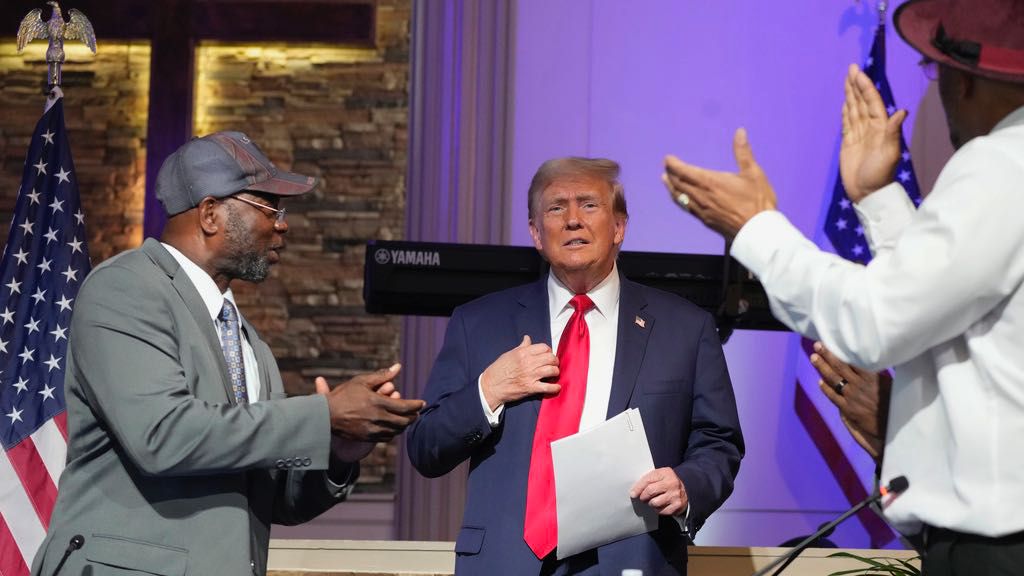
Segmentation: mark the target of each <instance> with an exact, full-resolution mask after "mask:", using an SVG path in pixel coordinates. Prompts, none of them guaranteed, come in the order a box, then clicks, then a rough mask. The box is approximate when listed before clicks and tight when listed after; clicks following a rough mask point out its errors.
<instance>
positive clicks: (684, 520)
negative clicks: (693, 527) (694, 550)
mask: <svg viewBox="0 0 1024 576" xmlns="http://www.w3.org/2000/svg"><path fill="white" fill-rule="evenodd" d="M672 518H673V519H674V520H675V521H676V524H679V530H680V531H681V532H682V533H683V534H686V535H687V536H690V526H689V524H688V522H689V521H690V503H689V502H687V503H686V511H685V512H683V513H682V514H676V515H675V516H672ZM690 539H691V540H692V539H693V538H692V537H691V538H690Z"/></svg>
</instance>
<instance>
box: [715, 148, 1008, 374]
mask: <svg viewBox="0 0 1024 576" xmlns="http://www.w3.org/2000/svg"><path fill="white" fill-rule="evenodd" d="M1020 182H1024V163H1022V162H1021V161H1020V159H1019V158H1017V159H1015V158H1012V157H1009V155H1008V152H1007V150H1005V149H1003V147H1001V146H999V145H998V143H992V142H991V141H990V140H988V139H985V138H980V139H976V140H974V141H972V142H971V143H969V144H968V145H967V146H965V147H964V148H962V149H961V150H960V151H959V152H958V153H957V154H956V155H955V156H954V157H953V159H951V160H950V162H949V164H947V166H946V168H945V169H944V170H943V173H942V174H941V175H940V177H939V181H938V182H937V183H936V185H935V189H934V190H933V192H932V193H931V195H930V196H929V197H928V199H927V201H926V202H924V203H922V205H921V208H920V209H919V210H918V211H917V212H916V214H915V215H914V216H912V217H910V218H906V219H905V221H904V226H905V229H904V230H903V231H902V233H893V232H892V231H891V230H890V229H889V227H888V225H887V224H886V223H884V222H883V220H884V219H880V220H879V221H878V224H879V226H878V227H877V229H874V230H872V235H873V236H875V239H874V240H873V242H874V243H875V244H877V245H878V247H879V248H881V249H880V250H879V253H878V255H877V256H876V257H875V258H874V259H873V260H872V261H871V263H870V264H869V265H868V266H866V267H865V266H861V265H859V264H855V263H852V262H848V261H846V260H843V259H842V258H839V257H838V256H835V255H833V254H828V253H825V252H822V251H821V250H819V249H818V247H817V246H815V245H814V244H813V243H811V242H810V241H808V240H807V239H806V238H804V236H803V235H802V234H801V233H800V232H799V231H798V230H797V229H796V228H795V227H793V225H792V224H790V222H789V221H788V220H786V218H785V217H784V216H783V215H782V214H781V213H779V212H775V211H767V212H762V213H760V214H758V215H757V216H755V217H754V218H752V219H751V220H750V221H749V222H748V223H747V224H746V225H745V226H744V227H743V228H742V229H741V230H740V232H739V234H737V235H736V239H735V241H734V242H733V246H732V254H733V256H735V257H736V259H737V260H739V261H740V262H741V263H742V264H743V265H744V266H746V267H747V268H748V269H750V270H751V271H752V272H753V273H754V274H756V275H757V276H758V277H759V278H760V280H761V282H762V283H763V284H764V286H765V289H766V291H767V292H768V294H769V297H770V301H771V307H772V311H773V313H774V314H775V316H776V317H777V318H778V319H779V320H781V321H782V322H783V323H784V324H786V325H787V326H789V327H790V328H792V329H794V330H796V331H798V332H800V333H802V334H805V335H807V336H809V337H811V338H816V339H820V340H822V341H823V342H824V343H825V346H827V347H828V348H829V349H830V350H832V351H833V352H835V353H836V354H837V355H838V356H839V357H840V358H841V359H842V360H844V361H847V362H850V363H853V364H855V365H859V366H861V367H863V368H866V369H873V370H878V369H881V368H884V367H886V366H892V365H895V364H900V363H902V362H904V361H906V360H908V359H910V358H912V357H914V356H917V355H918V354H921V353H922V352H924V351H925V350H927V349H929V348H931V347H933V346H935V345H936V344H938V343H941V342H945V341H946V340H948V339H950V338H952V337H954V336H956V335H959V334H962V333H964V331H965V330H967V328H968V327H969V326H971V325H972V324H974V323H975V322H976V321H978V320H979V319H980V318H981V317H982V316H984V315H985V314H987V313H988V312H990V311H991V310H993V308H995V307H996V306H997V305H998V304H999V303H1000V302H1001V301H1002V300H1003V299H1004V298H1006V297H1007V296H1008V295H1009V294H1012V293H1013V291H1014V290H1015V289H1016V287H1017V285H1018V284H1019V283H1020V282H1021V280H1022V278H1024V255H1022V254H1020V253H1019V251H1018V250H1017V247H1018V246H1020V245H1021V244H1022V243H1024V238H1022V237H1024V226H1021V224H1020V214H1022V213H1024V193H1022V192H1021V190H1020ZM880 192H881V191H880ZM888 192H894V191H893V190H890V191H888ZM877 200H879V201H885V200H886V196H881V197H879V198H878V199H877ZM863 203H864V202H862V204H863ZM888 205H889V204H888V203H887V204H886V206H888ZM860 208H861V210H862V211H864V212H865V213H867V220H868V222H869V226H874V224H875V221H874V220H873V214H872V212H873V210H872V207H871V203H869V204H868V205H867V206H861V207H860ZM900 210H901V212H903V213H904V214H903V215H898V216H897V219H896V220H894V223H899V222H900V220H899V219H898V218H903V217H904V216H906V214H905V212H906V210H905V208H904V209H900ZM890 246H891V248H890Z"/></svg>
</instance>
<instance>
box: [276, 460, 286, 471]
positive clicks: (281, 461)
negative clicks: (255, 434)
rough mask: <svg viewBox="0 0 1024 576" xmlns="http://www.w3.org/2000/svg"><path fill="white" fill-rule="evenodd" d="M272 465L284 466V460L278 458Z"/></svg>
mask: <svg viewBox="0 0 1024 576" xmlns="http://www.w3.org/2000/svg"><path fill="white" fill-rule="evenodd" d="M274 465H275V466H277V467H278V469H281V468H284V460H278V461H277V462H275V463H274Z"/></svg>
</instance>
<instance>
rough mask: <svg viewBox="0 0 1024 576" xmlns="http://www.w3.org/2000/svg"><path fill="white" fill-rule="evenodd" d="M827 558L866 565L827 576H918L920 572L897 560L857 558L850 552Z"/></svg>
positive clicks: (905, 562) (911, 565)
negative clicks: (865, 565) (846, 559)
mask: <svg viewBox="0 0 1024 576" xmlns="http://www.w3.org/2000/svg"><path fill="white" fill-rule="evenodd" d="M828 557H829V558H850V559H851V560H856V561H858V562H863V563H864V564H867V565H868V566H867V567H864V568H854V569H852V570H842V571H839V572H833V573H831V574H829V576H852V575H854V574H857V575H861V576H869V575H872V574H875V575H885V574H888V575H890V576H920V574H921V571H920V570H919V569H918V568H917V567H916V566H914V565H913V564H911V563H909V562H907V561H905V560H901V559H899V558H884V557H876V558H866V557H864V556H858V555H856V554H852V553H850V552H836V553H835V554H830V555H829V556H828Z"/></svg>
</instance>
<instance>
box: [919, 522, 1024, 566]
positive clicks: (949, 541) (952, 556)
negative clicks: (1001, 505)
mask: <svg viewBox="0 0 1024 576" xmlns="http://www.w3.org/2000/svg"><path fill="white" fill-rule="evenodd" d="M924 545H925V546H924V549H925V553H924V558H923V560H922V563H921V568H922V574H924V576H1017V575H1024V532H1018V533H1016V534H1010V535H1009V536H1002V537H1000V538H990V537H988V536H978V535H975V534H966V533H963V532H954V531H952V530H944V529H941V528H928V529H927V531H926V536H925V542H924Z"/></svg>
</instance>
